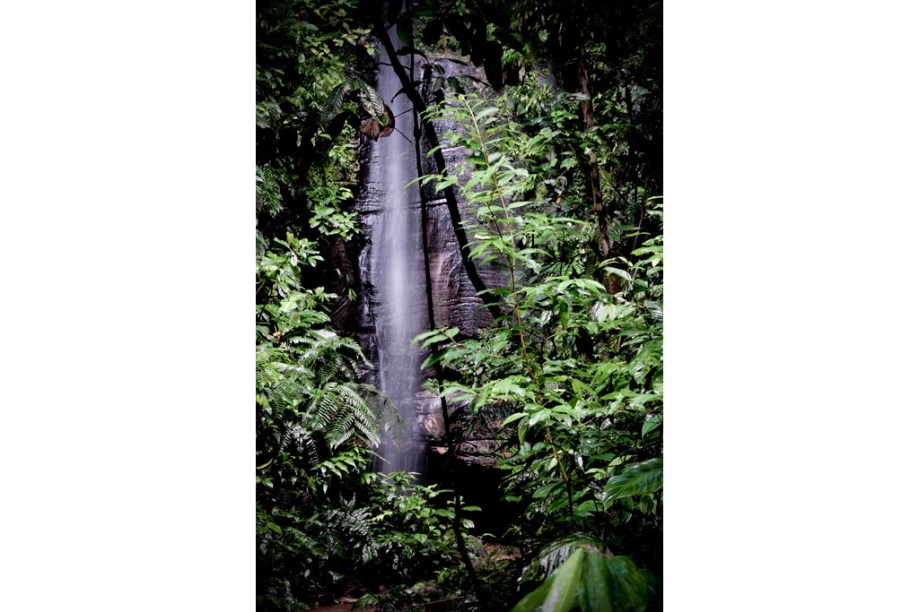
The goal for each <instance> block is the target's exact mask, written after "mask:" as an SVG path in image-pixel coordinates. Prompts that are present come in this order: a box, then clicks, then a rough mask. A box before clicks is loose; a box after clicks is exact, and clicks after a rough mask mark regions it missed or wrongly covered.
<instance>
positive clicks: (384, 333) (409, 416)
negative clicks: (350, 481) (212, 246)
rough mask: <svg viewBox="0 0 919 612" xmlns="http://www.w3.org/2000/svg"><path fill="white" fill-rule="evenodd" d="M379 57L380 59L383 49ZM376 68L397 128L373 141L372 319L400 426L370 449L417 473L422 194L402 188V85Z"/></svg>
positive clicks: (406, 153)
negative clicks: (377, 201)
mask: <svg viewBox="0 0 919 612" xmlns="http://www.w3.org/2000/svg"><path fill="white" fill-rule="evenodd" d="M391 39H392V41H393V44H394V45H395V47H396V49H399V48H400V47H401V44H400V42H399V40H398V38H397V37H396V36H395V35H394V34H392V35H391ZM382 57H383V58H384V59H383V60H382V61H384V62H385V61H387V60H386V54H385V52H383V56H382ZM400 57H402V58H405V56H400ZM379 70H380V72H379V80H378V84H377V89H378V91H379V92H380V95H381V96H382V97H383V100H384V102H385V103H386V104H388V105H389V107H390V109H391V110H392V112H393V115H394V116H395V117H396V129H397V130H398V131H397V132H393V133H392V134H391V135H390V136H387V137H383V138H380V139H379V140H378V141H377V142H375V143H373V144H372V147H373V150H372V152H371V160H372V161H371V168H370V172H371V180H378V181H379V184H380V187H381V198H382V213H381V218H380V219H379V221H378V223H377V224H376V228H375V230H374V235H373V236H372V237H371V240H372V248H371V256H370V278H371V282H372V284H373V286H374V287H375V288H376V291H377V301H378V306H377V312H376V313H375V320H376V333H377V350H378V356H379V376H380V387H381V389H382V390H383V392H384V393H386V394H387V395H388V396H389V398H390V399H391V400H392V401H393V402H394V403H395V405H396V407H397V408H398V409H399V414H400V415H401V417H402V420H403V421H404V422H405V425H406V429H405V430H404V431H403V432H395V435H390V434H389V433H386V432H384V434H383V442H382V444H381V445H380V448H379V449H378V450H377V452H378V453H379V454H380V455H381V456H382V457H383V461H380V460H377V462H376V464H375V469H377V470H378V471H381V472H387V473H388V472H393V471H407V472H419V473H422V474H423V472H424V469H425V445H424V440H423V439H422V437H421V435H420V433H419V430H418V424H417V421H418V418H417V411H416V407H415V406H416V398H415V394H416V393H417V392H418V391H419V390H420V385H421V381H420V374H419V371H418V370H419V366H420V364H421V359H420V356H419V352H418V351H417V350H416V348H415V347H413V346H412V345H411V342H412V339H413V338H414V337H415V336H416V335H417V334H419V333H421V332H422V331H424V329H426V328H427V325H426V324H425V323H426V320H425V316H426V315H425V312H426V311H425V293H424V270H423V268H422V266H423V261H424V258H423V256H422V254H421V248H422V247H421V214H420V208H419V206H420V201H421V197H420V194H419V190H418V185H417V183H413V184H412V185H410V186H408V187H406V184H407V183H408V182H409V181H411V180H413V179H415V178H416V176H417V173H416V170H415V169H416V165H415V142H414V136H413V133H412V114H411V112H406V111H408V110H409V109H410V108H411V102H410V101H409V99H408V97H407V96H405V95H403V94H400V95H399V96H398V97H395V98H394V96H396V92H397V91H399V90H400V89H401V87H402V85H401V83H400V82H399V79H398V77H397V76H396V74H395V72H394V71H393V69H392V67H390V66H389V65H385V64H381V65H380V68H379ZM402 113H405V114H402ZM399 132H401V134H400V133H399ZM403 135H404V136H403Z"/></svg>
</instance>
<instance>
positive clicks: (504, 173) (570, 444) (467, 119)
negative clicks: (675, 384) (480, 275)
mask: <svg viewBox="0 0 919 612" xmlns="http://www.w3.org/2000/svg"><path fill="white" fill-rule="evenodd" d="M559 104H561V107H560V108H561V110H559V111H557V112H554V113H552V112H550V113H549V114H548V116H547V117H548V118H547V120H546V121H545V122H544V124H543V125H536V126H532V125H531V126H529V127H526V126H523V125H521V124H519V123H518V122H517V119H518V117H517V116H516V115H515V113H514V111H513V108H509V107H508V106H507V105H503V104H502V102H501V100H500V99H498V100H486V99H483V98H480V97H478V96H475V95H462V94H461V95H456V96H454V97H452V98H449V99H448V100H447V101H446V102H445V103H444V104H443V105H441V106H440V107H439V108H438V109H437V110H435V111H433V113H432V116H433V117H434V118H435V119H436V120H440V121H443V120H449V121H450V122H451V125H455V126H458V127H457V129H455V130H454V131H452V132H451V133H450V134H449V137H450V138H451V139H452V142H451V144H453V145H458V146H461V147H463V148H465V149H466V150H467V152H469V155H468V156H467V158H466V162H465V163H466V167H465V170H466V171H467V176H468V180H465V181H462V180H461V179H460V178H459V177H461V176H462V172H456V173H454V174H451V175H449V176H448V175H433V176H427V177H425V178H424V179H422V181H423V182H425V183H427V182H432V181H436V183H435V186H436V188H437V189H444V188H458V189H459V190H460V191H461V192H462V194H463V195H464V196H465V198H466V199H467V201H468V202H469V203H470V204H472V205H473V206H475V208H476V218H475V221H474V222H468V223H467V225H466V230H467V232H468V233H469V235H471V236H473V237H474V240H475V245H474V248H473V249H472V251H471V254H472V255H473V256H474V257H476V258H477V260H478V261H479V262H480V263H488V264H490V265H492V266H495V267H500V268H501V269H503V270H504V273H505V275H506V279H507V284H506V287H505V288H499V289H495V290H492V291H491V292H490V293H489V294H488V295H486V296H484V297H485V299H488V300H492V301H493V303H495V304H497V305H498V306H499V308H500V309H501V311H502V313H503V314H502V316H501V317H499V319H498V321H496V324H495V325H494V326H493V327H491V328H489V329H486V330H483V331H482V333H481V334H480V335H478V336H477V337H473V338H464V337H461V336H459V335H457V330H455V329H449V330H434V331H432V332H429V333H427V334H423V335H422V336H420V337H419V341H422V342H423V343H424V344H426V345H429V346H432V347H434V348H435V349H436V350H434V351H433V353H432V354H431V356H430V358H429V359H428V362H427V363H426V364H425V365H426V366H429V365H432V364H439V365H441V367H443V368H445V370H446V371H448V372H449V378H451V379H452V380H453V382H452V383H450V384H448V385H446V386H445V387H444V388H443V389H442V395H443V396H444V397H447V398H449V399H450V400H453V401H455V400H457V399H460V400H466V401H469V402H471V409H472V410H473V411H474V412H482V411H484V412H488V411H497V410H499V409H500V410H501V414H507V410H508V407H510V411H511V414H510V415H509V416H506V418H504V420H503V425H504V432H505V442H504V446H503V448H502V449H501V454H502V456H503V458H502V459H501V460H500V461H499V466H500V468H501V469H503V470H504V471H505V472H506V476H505V480H504V491H505V495H506V498H507V499H508V500H510V501H513V502H516V503H518V504H520V505H522V507H523V508H524V510H523V516H522V518H523V520H522V521H520V522H518V523H517V524H516V527H512V529H511V533H510V534H509V535H510V536H511V537H513V538H515V539H516V541H517V542H518V543H519V544H520V545H521V546H522V547H523V549H524V551H525V554H527V555H529V556H532V555H534V554H536V551H538V550H539V549H540V548H541V547H542V546H544V545H546V543H548V542H551V541H553V540H555V539H557V538H559V537H564V536H566V535H569V534H573V533H584V534H587V535H588V536H589V537H591V538H594V539H595V540H596V541H597V542H599V543H600V546H601V549H602V550H611V551H614V552H615V554H616V555H618V556H621V555H623V554H627V555H631V556H632V557H634V558H635V559H636V560H637V561H638V562H639V563H641V564H644V565H645V566H646V567H651V568H654V570H655V571H656V572H658V573H659V572H660V569H661V557H660V551H661V546H660V538H661V533H662V531H661V530H662V526H661V515H662V504H663V446H662V438H661V431H662V426H663V384H662V383H663V350H662V349H663V337H662V335H663V239H662V235H661V232H662V216H663V206H662V201H661V199H660V198H649V199H648V200H647V201H646V202H645V205H644V206H645V208H644V210H643V212H642V214H643V215H644V216H646V217H647V221H646V222H645V226H644V227H645V230H639V229H638V228H636V227H633V226H623V227H618V228H616V231H617V232H618V234H617V236H618V237H619V239H618V241H616V243H617V248H616V249H614V251H613V252H612V253H611V254H610V255H611V256H610V257H608V258H606V259H603V258H601V257H600V255H599V254H600V253H601V251H600V250H599V249H598V248H597V243H598V232H599V231H602V228H601V227H598V225H597V224H596V223H595V222H594V221H593V220H592V219H591V216H590V212H589V211H590V208H589V207H587V206H584V205H583V203H582V200H581V198H580V197H579V196H578V194H577V193H570V192H568V191H567V190H566V189H565V188H564V185H565V184H574V183H576V182H577V181H578V178H577V176H576V175H577V173H578V172H579V170H578V168H579V167H581V166H580V164H579V163H578V156H579V155H580V153H579V150H580V149H579V145H578V142H579V138H580V136H579V134H578V133H577V132H572V131H571V127H570V124H568V123H566V121H567V119H566V117H565V115H564V112H562V111H564V104H565V101H564V99H561V98H560V99H559ZM553 117H554V119H553ZM566 126H567V127H566ZM566 159H569V160H571V161H570V163H565V161H564V160H566ZM559 160H561V161H559ZM568 175H572V176H571V178H570V180H566V176H568ZM649 229H650V231H648V230H649ZM585 555H586V553H585ZM583 558H585V559H592V557H590V555H586V556H585V557H583ZM591 563H593V561H591ZM572 571H573V570H572ZM521 609H524V608H521ZM547 609H548V608H547Z"/></svg>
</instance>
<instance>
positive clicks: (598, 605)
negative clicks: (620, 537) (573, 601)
mask: <svg viewBox="0 0 919 612" xmlns="http://www.w3.org/2000/svg"><path fill="white" fill-rule="evenodd" d="M610 578H611V577H610V574H609V570H608V569H607V566H606V556H605V555H603V554H601V553H599V552H596V551H588V552H587V553H586V555H585V557H584V570H583V571H582V573H581V590H580V593H579V597H578V599H579V601H578V604H579V605H580V607H581V610H590V612H613V607H612V606H613V595H612V592H611V588H612V580H611V579H610Z"/></svg>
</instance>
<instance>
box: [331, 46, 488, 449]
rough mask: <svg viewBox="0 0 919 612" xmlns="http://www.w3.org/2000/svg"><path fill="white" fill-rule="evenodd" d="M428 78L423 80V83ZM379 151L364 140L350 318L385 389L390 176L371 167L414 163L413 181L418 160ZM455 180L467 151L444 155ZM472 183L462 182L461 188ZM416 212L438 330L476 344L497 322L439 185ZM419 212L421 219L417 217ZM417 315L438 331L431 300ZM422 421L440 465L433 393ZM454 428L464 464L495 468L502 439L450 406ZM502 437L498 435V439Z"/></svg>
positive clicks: (416, 308) (416, 307) (429, 162)
mask: <svg viewBox="0 0 919 612" xmlns="http://www.w3.org/2000/svg"><path fill="white" fill-rule="evenodd" d="M443 67H444V70H445V72H446V75H445V76H452V74H455V73H456V72H457V64H455V63H454V62H443ZM417 78H421V75H420V74H419V75H417ZM451 127H452V126H451V125H449V124H441V125H438V126H437V133H438V139H439V140H441V142H442V143H444V144H446V143H447V140H446V139H444V138H442V137H443V134H444V133H445V131H447V130H449V129H450V128H451ZM396 128H397V132H396V133H394V134H392V135H390V136H389V138H402V136H401V135H400V134H399V131H401V132H403V133H405V134H408V135H410V134H411V133H412V131H413V126H412V118H411V114H410V113H408V114H405V115H402V116H401V117H397V118H396ZM433 144H434V143H430V142H427V141H426V139H422V144H421V147H422V170H423V172H424V173H434V172H436V167H435V165H434V161H433V159H432V158H431V157H430V156H428V155H427V151H428V150H430V148H431V147H432V146H433ZM376 146H377V145H376V143H373V142H371V141H369V140H368V139H362V142H361V149H360V160H361V177H362V184H361V188H360V190H359V191H358V194H357V198H356V203H355V211H356V212H357V213H358V219H359V222H360V224H361V227H362V229H363V230H364V240H363V244H362V245H361V246H360V252H359V254H358V255H357V258H356V259H357V265H356V269H354V270H353V272H354V273H355V274H356V277H357V278H356V285H357V288H358V294H359V299H358V301H357V304H356V306H351V307H349V308H350V310H349V312H348V313H347V314H348V316H347V317H346V318H347V319H349V323H350V326H351V329H352V330H353V329H356V330H357V333H356V337H357V340H358V342H359V343H360V344H361V346H362V347H363V349H364V351H365V354H366V355H367V356H368V358H369V359H370V360H371V361H372V362H373V363H374V364H375V367H374V369H372V370H370V371H368V372H367V374H366V380H367V382H371V383H374V384H379V382H380V376H379V372H378V371H377V369H376V368H377V367H378V365H379V357H380V355H379V350H378V349H379V344H378V334H379V333H380V332H381V330H382V331H383V333H385V329H386V326H387V321H386V314H385V309H384V308H382V307H381V303H380V290H379V288H378V287H375V286H374V283H373V281H372V278H373V277H372V275H371V262H372V261H373V257H374V254H373V249H374V247H375V243H378V241H379V240H381V238H380V228H381V218H382V212H383V206H384V202H383V196H382V194H383V192H384V186H383V185H382V183H381V181H382V179H381V178H380V177H383V176H385V173H384V172H380V171H379V170H376V171H370V166H371V164H386V163H396V162H398V163H411V164H412V170H413V172H412V174H413V176H414V175H415V174H417V172H416V171H417V165H416V163H417V160H414V159H413V160H387V159H383V158H381V156H380V154H379V149H375V147H376ZM442 151H443V155H444V158H445V161H446V163H447V168H448V172H456V169H457V168H458V167H459V166H460V164H461V162H462V161H463V159H464V158H465V155H466V151H465V150H463V149H462V148H457V147H453V148H446V149H442ZM463 178H464V177H462V176H461V177H460V182H462V181H463ZM457 203H458V208H459V211H460V214H461V216H462V217H463V219H464V220H467V221H472V220H474V217H475V215H474V211H472V210H471V209H470V207H469V206H468V205H466V203H465V201H464V200H463V199H462V198H461V197H460V196H459V194H457ZM409 206H410V207H411V208H412V209H413V213H412V215H413V218H414V219H417V222H418V223H419V225H420V224H421V222H422V221H421V220H422V218H423V217H422V214H421V207H422V206H424V207H426V213H427V215H426V216H427V223H426V224H425V227H424V230H425V231H426V234H427V253H428V274H427V275H424V274H422V276H421V280H420V282H421V283H424V284H425V285H426V284H427V283H426V280H425V277H426V276H427V277H429V278H430V292H431V297H432V302H433V316H434V324H433V327H457V328H459V330H460V337H463V336H464V337H472V336H475V335H477V333H478V330H479V329H480V328H482V327H486V326H489V325H491V323H492V321H493V319H492V317H491V315H490V314H489V312H488V310H487V309H486V308H485V307H484V304H483V302H482V299H481V298H480V297H478V296H477V295H476V293H477V290H476V288H475V287H474V285H473V283H472V282H471V281H470V279H469V276H468V274H467V271H466V268H465V267H464V265H463V258H462V255H461V254H460V246H459V243H458V239H457V234H456V231H455V228H454V225H453V221H452V219H451V216H450V211H449V208H448V205H447V200H446V198H445V197H444V194H443V193H440V192H437V191H436V190H435V189H434V183H433V182H431V183H429V184H428V185H426V186H425V187H423V188H422V189H421V194H420V201H417V202H411V203H410V204H409ZM414 211H417V214H416V213H415V212H414ZM414 257H415V261H414V262H413V264H414V265H416V266H417V268H418V269H420V270H424V266H425V253H424V249H423V248H418V249H417V250H416V252H415V254H414ZM476 271H477V273H478V275H479V278H480V279H481V280H482V282H483V283H484V284H485V285H486V286H487V287H489V288H495V287H500V286H504V285H505V276H504V273H503V271H502V270H501V269H499V268H495V267H492V266H488V265H482V264H481V263H480V262H477V263H476ZM420 289H421V292H422V294H423V295H426V290H427V287H426V286H425V287H421V288H420ZM407 307H408V308H410V316H411V317H417V320H418V321H420V322H421V323H422V325H421V327H422V329H430V328H431V327H432V326H431V325H430V321H429V313H428V309H427V302H426V300H420V301H416V302H413V303H412V304H411V305H409V306H407ZM415 398H416V399H415V405H416V410H415V417H414V419H415V420H414V422H412V423H408V425H409V426H410V427H412V428H413V429H415V430H416V431H421V432H422V434H423V437H424V438H425V439H426V441H427V443H428V446H429V449H430V450H429V453H428V459H429V461H428V463H429V464H431V463H436V462H437V458H438V457H439V456H441V455H443V454H445V452H446V444H445V435H444V434H445V428H444V421H443V411H442V407H441V401H440V399H439V398H438V397H437V395H436V394H435V393H433V392H430V391H427V390H421V391H419V392H417V393H416V394H415ZM448 411H449V412H450V420H451V425H452V427H451V434H452V436H451V437H452V438H453V439H454V440H456V441H457V444H458V448H457V451H458V452H457V455H456V456H457V458H459V459H460V460H462V461H463V462H464V463H466V464H468V465H477V466H488V465H492V464H493V463H494V451H495V450H496V449H497V448H498V443H497V442H496V441H495V439H494V438H495V436H494V435H493V434H492V433H490V432H489V431H488V430H487V429H486V430H485V431H483V430H482V428H481V427H479V428H475V427H464V426H463V425H464V424H466V425H468V424H469V423H470V419H471V416H470V415H469V414H468V411H466V407H465V405H463V404H461V403H454V402H450V403H449V406H448ZM470 431H472V432H476V433H477V434H478V435H479V436H484V437H479V438H476V437H475V436H473V437H469V436H468V435H467V434H469V432H470ZM495 433H496V432H495Z"/></svg>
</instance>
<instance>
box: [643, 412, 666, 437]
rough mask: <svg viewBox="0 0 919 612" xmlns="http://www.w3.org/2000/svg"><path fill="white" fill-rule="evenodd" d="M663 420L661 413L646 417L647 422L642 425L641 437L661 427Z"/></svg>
mask: <svg viewBox="0 0 919 612" xmlns="http://www.w3.org/2000/svg"><path fill="white" fill-rule="evenodd" d="M663 422H664V418H663V417H662V416H661V415H659V414H651V415H648V418H646V419H645V422H644V423H643V424H642V426H641V437H642V438H644V437H645V436H646V435H648V434H649V433H650V432H652V431H654V430H655V429H657V428H658V427H660V426H661V425H662V424H663Z"/></svg>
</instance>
